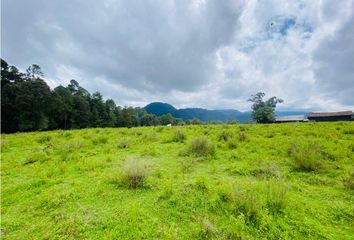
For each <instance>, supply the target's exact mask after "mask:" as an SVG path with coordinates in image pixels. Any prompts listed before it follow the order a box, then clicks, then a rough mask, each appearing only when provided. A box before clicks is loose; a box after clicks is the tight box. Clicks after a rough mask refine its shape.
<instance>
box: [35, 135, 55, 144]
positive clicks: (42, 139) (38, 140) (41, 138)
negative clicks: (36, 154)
mask: <svg viewBox="0 0 354 240" xmlns="http://www.w3.org/2000/svg"><path fill="white" fill-rule="evenodd" d="M51 139H52V137H51V136H47V135H44V136H40V137H39V138H37V142H38V143H45V142H49V141H50V140H51Z"/></svg>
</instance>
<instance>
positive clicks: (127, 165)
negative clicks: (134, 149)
mask: <svg viewBox="0 0 354 240" xmlns="http://www.w3.org/2000/svg"><path fill="white" fill-rule="evenodd" d="M122 173H123V179H122V180H123V183H125V184H126V185H127V186H128V187H129V188H132V189H136V188H139V187H143V186H144V183H145V181H146V178H147V177H148V175H149V173H150V166H149V165H148V164H147V163H146V162H143V161H138V160H137V159H135V158H132V157H130V158H127V159H126V160H125V161H124V163H123V166H122Z"/></svg>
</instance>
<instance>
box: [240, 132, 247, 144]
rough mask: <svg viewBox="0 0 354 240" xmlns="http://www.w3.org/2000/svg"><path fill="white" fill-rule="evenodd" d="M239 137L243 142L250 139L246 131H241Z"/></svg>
mask: <svg viewBox="0 0 354 240" xmlns="http://www.w3.org/2000/svg"><path fill="white" fill-rule="evenodd" d="M239 139H240V141H241V142H246V141H248V140H249V139H248V135H247V134H246V133H245V132H240V133H239Z"/></svg>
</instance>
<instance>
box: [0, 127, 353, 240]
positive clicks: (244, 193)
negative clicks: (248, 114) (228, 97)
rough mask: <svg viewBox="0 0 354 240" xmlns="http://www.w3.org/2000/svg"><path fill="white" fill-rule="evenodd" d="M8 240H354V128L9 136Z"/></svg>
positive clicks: (5, 172)
mask: <svg viewBox="0 0 354 240" xmlns="http://www.w3.org/2000/svg"><path fill="white" fill-rule="evenodd" d="M1 147H2V154H1V158H2V159H1V174H2V176H1V180H2V182H1V238H2V239H353V236H354V122H332V123H289V124H244V125H195V126H179V127H176V126H173V127H161V126H160V127H139V128H130V129H128V128H97V129H82V130H67V131H63V130H58V131H48V132H30V133H16V134H2V139H1Z"/></svg>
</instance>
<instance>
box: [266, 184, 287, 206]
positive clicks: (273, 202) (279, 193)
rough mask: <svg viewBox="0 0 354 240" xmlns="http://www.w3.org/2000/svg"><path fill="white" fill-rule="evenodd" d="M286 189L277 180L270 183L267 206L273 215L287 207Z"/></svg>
mask: <svg viewBox="0 0 354 240" xmlns="http://www.w3.org/2000/svg"><path fill="white" fill-rule="evenodd" d="M287 192H288V188H287V186H286V185H285V183H283V182H279V180H273V181H270V182H269V184H268V191H267V206H268V208H269V209H270V211H272V212H273V213H278V212H281V211H282V210H283V209H284V208H285V206H286V205H287Z"/></svg>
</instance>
